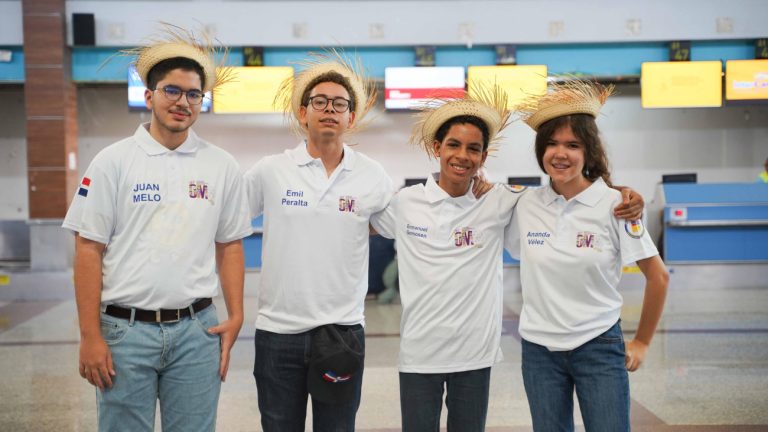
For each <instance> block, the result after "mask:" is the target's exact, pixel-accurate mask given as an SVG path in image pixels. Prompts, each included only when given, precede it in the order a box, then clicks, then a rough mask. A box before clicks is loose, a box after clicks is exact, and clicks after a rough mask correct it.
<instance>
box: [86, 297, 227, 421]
mask: <svg viewBox="0 0 768 432" xmlns="http://www.w3.org/2000/svg"><path fill="white" fill-rule="evenodd" d="M217 324H218V319H217V317H216V308H215V307H214V306H213V305H211V306H209V307H207V308H206V309H204V310H202V311H200V312H197V313H196V314H193V315H192V316H190V317H187V318H182V319H181V320H180V321H178V322H175V323H163V324H155V323H146V322H140V321H133V322H131V321H130V320H126V319H121V318H115V317H112V316H109V315H106V314H103V313H102V314H101V333H102V335H103V336H104V340H105V341H106V342H107V345H108V346H109V349H110V350H111V352H112V363H113V364H114V368H115V372H116V375H115V376H114V377H113V378H112V383H113V385H112V388H110V389H105V390H104V391H100V390H99V389H98V388H97V389H96V402H97V409H98V418H99V431H105V432H106V431H110V432H114V431H130V432H141V431H152V430H153V429H154V427H155V405H156V403H157V400H158V399H159V400H160V414H161V420H162V425H163V431H213V430H214V429H215V427H216V407H217V405H218V402H219V390H220V388H221V377H220V376H219V363H220V361H221V344H220V340H219V336H218V335H211V334H209V333H208V331H207V329H208V328H209V327H212V326H215V325H217Z"/></svg>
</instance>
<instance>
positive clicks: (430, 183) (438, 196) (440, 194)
mask: <svg viewBox="0 0 768 432" xmlns="http://www.w3.org/2000/svg"><path fill="white" fill-rule="evenodd" d="M439 175H440V173H432V175H431V176H429V177H428V178H427V184H426V185H425V186H424V193H425V194H426V197H427V201H429V203H430V204H435V203H438V202H440V201H443V200H451V201H453V202H455V203H456V204H458V205H459V206H461V207H463V208H467V207H469V206H471V205H472V204H474V203H475V202H476V201H477V198H475V195H474V194H473V193H472V186H473V185H474V182H475V181H474V180H472V181H471V182H470V183H469V189H468V190H467V193H465V194H464V195H462V196H458V197H452V196H450V195H449V194H448V192H446V191H445V190H443V188H441V187H440V185H438V184H437V180H436V179H437V178H438V177H439Z"/></svg>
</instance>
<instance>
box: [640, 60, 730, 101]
mask: <svg viewBox="0 0 768 432" xmlns="http://www.w3.org/2000/svg"><path fill="white" fill-rule="evenodd" d="M640 94H641V96H640V99H641V101H642V105H643V108H692V107H719V106H722V104H723V65H722V62H720V61H680V62H646V63H643V65H642V68H641V71H640Z"/></svg>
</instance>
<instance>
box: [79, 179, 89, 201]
mask: <svg viewBox="0 0 768 432" xmlns="http://www.w3.org/2000/svg"><path fill="white" fill-rule="evenodd" d="M90 186H91V179H89V178H88V177H83V181H81V182H80V189H78V191H77V194H78V195H80V196H81V197H87V196H88V188H89V187H90Z"/></svg>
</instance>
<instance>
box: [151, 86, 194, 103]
mask: <svg viewBox="0 0 768 432" xmlns="http://www.w3.org/2000/svg"><path fill="white" fill-rule="evenodd" d="M155 90H160V92H162V93H163V94H164V95H165V97H166V98H168V100H170V101H173V102H176V101H177V100H179V99H181V95H182V94H184V93H186V94H187V102H189V104H190V105H200V104H201V103H203V97H205V94H204V93H203V92H202V91H200V90H197V89H192V90H186V91H185V90H182V89H180V88H178V87H176V86H174V85H167V86H165V87H158V88H156V89H155Z"/></svg>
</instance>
